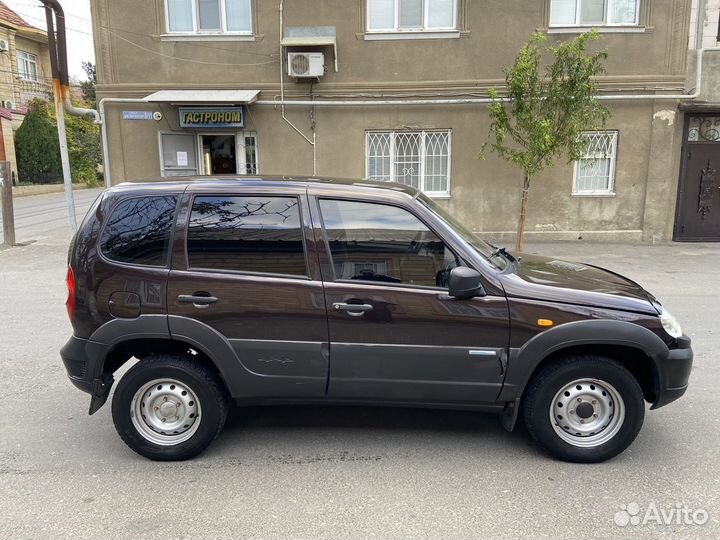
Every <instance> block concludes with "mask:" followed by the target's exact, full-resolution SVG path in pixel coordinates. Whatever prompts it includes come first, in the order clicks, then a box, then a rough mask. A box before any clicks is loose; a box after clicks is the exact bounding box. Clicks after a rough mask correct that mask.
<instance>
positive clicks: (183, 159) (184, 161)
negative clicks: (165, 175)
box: [177, 152, 188, 167]
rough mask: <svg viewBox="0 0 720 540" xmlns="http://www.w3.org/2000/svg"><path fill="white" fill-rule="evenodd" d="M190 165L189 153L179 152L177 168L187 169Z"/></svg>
mask: <svg viewBox="0 0 720 540" xmlns="http://www.w3.org/2000/svg"><path fill="white" fill-rule="evenodd" d="M187 165H188V153H187V152H178V153H177V166H178V167H187Z"/></svg>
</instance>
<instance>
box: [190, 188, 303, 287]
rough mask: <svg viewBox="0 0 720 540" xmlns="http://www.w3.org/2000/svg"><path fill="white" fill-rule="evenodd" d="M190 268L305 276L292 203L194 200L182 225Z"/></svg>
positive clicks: (294, 201) (290, 199) (297, 218)
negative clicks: (184, 231) (189, 212)
mask: <svg viewBox="0 0 720 540" xmlns="http://www.w3.org/2000/svg"><path fill="white" fill-rule="evenodd" d="M187 252H188V263H189V265H190V266H191V267H193V268H207V269H211V270H225V271H228V270H229V271H235V272H259V273H265V274H288V275H296V276H305V275H307V270H306V266H305V252H304V245H303V232H302V226H301V220H300V208H299V203H298V199H297V198H296V197H266V196H247V197H246V196H238V197H228V196H200V197H195V200H194V202H193V207H192V213H191V214H190V223H189V225H188V245H187Z"/></svg>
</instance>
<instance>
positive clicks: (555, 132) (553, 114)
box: [480, 31, 610, 251]
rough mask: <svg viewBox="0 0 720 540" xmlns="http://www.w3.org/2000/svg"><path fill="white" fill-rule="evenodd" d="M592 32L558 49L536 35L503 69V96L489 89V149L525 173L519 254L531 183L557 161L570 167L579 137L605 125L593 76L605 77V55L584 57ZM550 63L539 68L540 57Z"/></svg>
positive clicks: (581, 146)
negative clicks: (504, 89) (568, 163)
mask: <svg viewBox="0 0 720 540" xmlns="http://www.w3.org/2000/svg"><path fill="white" fill-rule="evenodd" d="M597 39H598V34H597V32H596V31H592V32H588V33H585V34H581V35H580V36H578V37H576V38H574V39H572V40H570V41H566V42H562V43H559V44H558V45H557V46H549V45H548V44H547V37H546V36H545V34H543V33H540V32H536V33H535V34H533V36H532V37H531V38H530V40H529V41H528V42H527V43H526V44H525V45H523V47H522V48H521V49H520V53H519V54H518V56H517V58H516V59H515V63H514V64H513V65H512V66H511V67H508V68H505V70H504V73H505V84H506V88H507V94H506V95H505V96H503V97H501V96H500V95H499V93H498V92H497V90H495V89H492V90H491V91H490V96H491V98H492V103H491V105H490V119H491V125H490V134H489V141H488V142H486V143H485V145H483V148H482V151H481V154H480V155H481V157H482V156H484V155H485V151H486V149H487V146H488V145H489V146H490V148H491V149H492V150H493V151H494V152H496V153H497V154H498V155H499V156H501V157H502V158H503V159H505V160H507V161H509V162H511V163H514V164H515V165H517V166H519V167H520V168H521V169H522V172H523V187H522V197H521V202H520V216H519V219H518V229H517V240H516V245H515V249H516V250H517V251H521V250H522V247H523V241H524V235H525V216H526V214H527V205H528V193H529V191H530V184H531V181H532V180H533V178H534V177H535V176H536V175H537V174H538V173H539V172H541V171H542V170H544V169H545V168H547V167H551V166H552V165H553V164H554V161H555V159H556V158H558V157H561V156H563V157H566V158H567V160H568V161H569V162H572V161H575V160H577V159H579V158H580V157H581V156H582V154H583V153H584V151H585V149H586V142H585V141H584V140H583V139H582V137H580V133H581V132H582V131H586V130H593V129H598V128H599V127H602V126H604V125H605V123H606V121H607V119H608V118H609V116H610V113H609V111H608V110H607V108H606V107H604V106H603V105H602V104H601V103H600V102H599V101H598V99H597V97H596V96H597V94H598V89H597V85H596V83H595V82H594V79H593V77H595V76H597V75H599V74H601V73H603V72H604V61H605V59H606V58H607V53H606V52H605V51H598V52H588V50H587V48H588V44H589V42H592V41H595V40H597ZM546 56H547V57H548V58H549V59H551V61H550V62H549V63H547V64H543V57H546Z"/></svg>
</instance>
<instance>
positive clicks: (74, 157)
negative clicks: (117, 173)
mask: <svg viewBox="0 0 720 540" xmlns="http://www.w3.org/2000/svg"><path fill="white" fill-rule="evenodd" d="M65 127H66V129H67V139H68V153H69V155H70V170H71V173H72V178H73V182H76V183H77V182H82V183H85V184H87V185H88V186H97V185H98V183H99V177H98V172H97V168H98V164H99V163H100V162H101V161H102V150H101V146H100V126H99V125H98V124H96V123H95V122H93V121H92V120H88V119H87V118H81V117H79V116H71V115H69V114H65Z"/></svg>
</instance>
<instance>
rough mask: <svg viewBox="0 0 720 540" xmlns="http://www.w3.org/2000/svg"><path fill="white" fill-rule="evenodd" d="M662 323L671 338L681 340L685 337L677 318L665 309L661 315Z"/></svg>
mask: <svg viewBox="0 0 720 540" xmlns="http://www.w3.org/2000/svg"><path fill="white" fill-rule="evenodd" d="M660 322H661V323H662V325H663V328H664V329H665V331H666V332H667V333H668V334H669V335H670V336H672V337H674V338H679V337H680V336H682V335H683V333H682V328H680V323H679V322H677V320H676V319H675V317H673V316H672V313H670V312H669V311H668V310H667V309H665V308H663V310H662V312H661V313H660Z"/></svg>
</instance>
